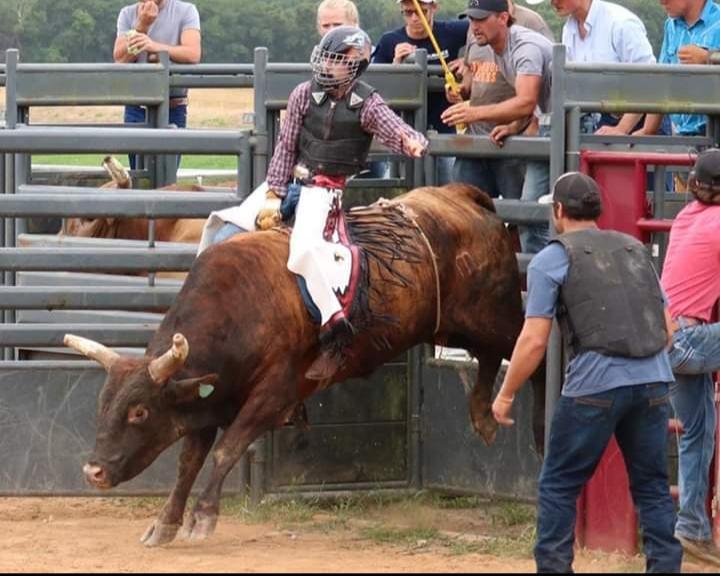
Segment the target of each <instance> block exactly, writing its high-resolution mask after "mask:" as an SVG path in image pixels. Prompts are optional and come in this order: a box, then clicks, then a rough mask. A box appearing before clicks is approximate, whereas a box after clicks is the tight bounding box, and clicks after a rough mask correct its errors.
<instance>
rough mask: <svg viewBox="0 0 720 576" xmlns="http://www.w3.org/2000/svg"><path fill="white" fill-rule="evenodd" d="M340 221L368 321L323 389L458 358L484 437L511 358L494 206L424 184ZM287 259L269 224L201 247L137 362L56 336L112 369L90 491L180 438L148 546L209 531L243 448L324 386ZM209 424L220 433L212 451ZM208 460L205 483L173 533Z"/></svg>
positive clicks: (517, 314) (121, 478) (510, 313)
mask: <svg viewBox="0 0 720 576" xmlns="http://www.w3.org/2000/svg"><path fill="white" fill-rule="evenodd" d="M348 220H349V224H350V231H351V234H352V235H353V237H354V239H355V240H356V241H357V242H358V244H360V246H362V247H363V249H364V251H365V253H366V254H367V261H366V264H367V265H366V268H365V269H366V271H367V281H368V282H367V284H366V290H365V291H364V294H365V296H366V303H367V311H368V312H369V314H368V316H367V318H366V319H369V320H368V321H367V322H366V323H365V324H364V325H363V328H362V329H361V330H360V331H359V333H358V334H357V335H356V337H355V341H354V343H353V348H352V350H351V351H350V352H349V353H348V360H347V364H346V365H345V367H344V368H343V370H342V371H341V372H340V373H339V374H337V377H336V378H335V379H334V380H333V382H335V381H341V380H346V379H348V378H351V377H356V376H365V375H368V374H369V373H371V372H372V371H373V370H374V369H375V368H377V367H379V366H380V365H382V364H383V363H385V362H387V361H389V360H392V359H393V358H396V357H397V356H398V355H399V354H401V353H402V352H403V351H405V350H407V349H409V348H410V347H412V346H415V345H417V344H420V343H423V342H425V343H439V344H443V345H448V346H455V347H462V348H465V349H467V350H468V351H469V352H470V353H471V354H473V356H475V357H476V358H477V360H478V363H479V365H478V368H479V369H478V377H477V381H476V382H475V384H474V388H473V391H472V393H471V395H470V400H469V403H470V417H471V421H472V424H473V426H474V428H475V430H476V431H477V432H478V434H479V435H480V436H481V437H482V439H483V440H484V441H485V442H486V443H490V442H492V441H493V440H494V438H495V434H496V430H497V426H496V423H495V421H494V420H493V418H492V415H491V412H490V401H491V393H492V387H493V382H494V379H495V376H496V373H497V372H498V368H499V367H500V363H501V360H502V358H509V357H510V355H511V352H512V349H513V345H514V342H515V339H516V337H517V335H518V333H519V330H520V327H521V324H522V309H521V297H520V280H519V274H518V268H517V263H516V259H515V254H514V251H513V247H512V245H511V241H510V237H509V235H508V233H507V232H506V229H505V226H504V225H503V222H502V221H501V220H500V219H499V218H498V217H497V216H496V215H495V214H494V213H493V206H492V202H491V200H490V199H489V198H488V197H487V196H486V195H485V194H484V193H482V192H480V191H479V190H477V189H476V188H473V187H471V186H467V185H461V184H451V185H448V186H445V187H443V188H419V189H417V190H414V191H412V192H409V193H407V194H405V195H402V196H400V197H398V198H396V199H395V200H392V201H390V202H387V203H382V204H378V205H374V206H372V207H369V208H366V209H360V210H358V211H356V212H355V211H351V213H350V214H349V216H348ZM433 258H434V259H435V264H433ZM287 259H288V236H287V233H286V232H285V231H282V230H279V229H275V230H271V231H267V232H257V233H250V234H241V235H238V236H235V237H233V238H231V239H230V240H228V241H226V242H224V243H221V244H218V245H215V246H212V247H210V248H209V249H208V250H206V251H205V252H203V253H202V255H200V256H199V257H198V259H197V260H196V261H195V263H194V265H193V267H192V269H191V270H190V273H189V275H188V277H187V280H186V281H185V284H184V285H183V287H182V290H181V291H180V293H179V295H178V297H177V299H176V301H175V303H174V304H173V306H172V308H171V309H170V310H169V311H168V313H167V314H166V316H165V318H164V320H163V322H162V324H161V325H160V327H159V328H158V331H157V333H156V334H155V336H154V337H153V339H152V341H151V343H150V344H149V346H148V348H147V351H146V354H145V357H143V358H132V357H124V356H119V355H118V354H117V353H115V352H113V351H111V350H109V349H107V348H105V347H104V346H102V345H101V344H98V343H95V342H91V341H88V340H85V339H82V338H78V337H75V336H71V335H67V336H66V343H67V344H68V345H70V346H72V347H74V348H76V349H77V350H79V351H81V352H82V353H84V354H86V355H88V356H90V357H91V358H94V359H95V360H97V361H99V362H100V363H102V364H103V366H104V367H105V368H106V370H107V372H108V376H107V380H106V382H105V384H104V386H103V389H102V391H101V393H100V396H99V400H98V411H97V437H96V444H95V449H94V452H93V454H92V457H91V458H90V460H89V462H88V463H87V464H86V465H85V467H84V473H85V475H86V478H87V480H88V481H89V482H90V483H91V484H92V485H94V486H96V487H98V488H111V487H113V486H116V485H117V484H119V483H121V482H125V481H127V480H130V479H131V478H133V477H134V476H136V475H138V474H139V473H140V472H142V471H143V470H144V469H145V468H147V467H148V466H149V465H150V464H151V463H152V462H153V461H154V460H155V458H156V457H157V456H158V455H159V454H160V453H161V452H162V451H163V450H165V449H166V448H167V447H168V446H170V445H171V444H173V443H174V442H176V441H177V440H179V439H180V438H183V447H182V452H181V455H180V458H179V468H178V478H177V483H176V485H175V488H174V489H173V491H172V493H171V495H170V497H169V499H168V501H167V503H166V504H165V506H164V507H163V509H162V511H161V512H160V514H159V516H158V518H157V519H156V520H155V521H154V522H153V524H152V525H151V526H150V527H149V528H148V530H147V531H146V533H145V534H144V536H143V538H142V541H143V542H144V543H145V544H146V545H148V546H152V545H159V544H163V543H166V542H169V541H171V540H173V539H174V538H175V536H176V534H177V532H178V530H179V528H180V527H181V525H182V532H181V533H182V534H183V535H184V536H185V537H188V538H192V539H202V538H206V537H207V536H209V535H210V534H211V533H212V531H213V529H214V527H215V525H216V522H217V518H218V513H219V499H220V494H221V489H222V485H223V481H224V479H225V477H226V476H227V474H228V473H229V472H230V470H231V469H232V467H233V466H234V465H235V463H236V462H237V461H238V460H239V459H240V457H241V456H242V454H243V453H244V452H245V450H246V449H247V447H248V446H249V445H250V443H251V442H252V441H253V440H255V439H256V438H258V437H259V436H260V435H262V434H264V433H265V432H267V431H269V430H271V429H273V428H275V427H278V426H280V425H282V424H284V423H285V422H286V421H287V419H288V418H289V417H290V416H291V415H292V413H293V412H294V410H295V408H296V407H297V406H298V405H299V404H300V403H301V402H303V400H305V399H306V398H307V397H308V396H310V395H311V394H312V393H313V392H315V391H316V390H318V389H319V387H325V386H327V385H329V384H331V383H332V382H318V381H314V380H307V379H305V377H304V374H305V372H306V370H307V369H308V367H309V366H310V364H311V363H312V361H313V360H314V359H315V357H316V356H317V354H318V327H317V325H316V324H313V322H312V321H311V319H310V316H309V314H308V311H307V310H306V307H305V305H304V303H303V301H302V299H301V297H300V294H299V291H298V288H297V284H296V279H295V277H294V276H293V275H292V274H291V273H290V272H289V271H288V270H287V268H286V263H287ZM218 428H220V429H222V430H224V431H223V433H222V435H221V436H220V437H219V439H218V440H217V442H215V438H216V433H217V430H218ZM213 444H214V446H213ZM211 449H212V455H213V462H214V467H213V469H212V473H211V476H210V478H209V481H208V483H207V485H206V487H205V489H204V491H203V492H202V494H201V495H200V497H199V499H198V501H197V504H196V505H195V507H194V509H193V511H192V513H191V514H189V515H188V517H187V518H185V521H184V523H183V517H184V510H185V506H186V501H187V498H188V495H189V493H190V490H191V488H192V485H193V483H194V481H195V479H196V476H197V474H198V472H199V470H200V468H201V467H202V465H203V462H204V461H205V459H206V456H207V454H208V453H209V452H210V451H211Z"/></svg>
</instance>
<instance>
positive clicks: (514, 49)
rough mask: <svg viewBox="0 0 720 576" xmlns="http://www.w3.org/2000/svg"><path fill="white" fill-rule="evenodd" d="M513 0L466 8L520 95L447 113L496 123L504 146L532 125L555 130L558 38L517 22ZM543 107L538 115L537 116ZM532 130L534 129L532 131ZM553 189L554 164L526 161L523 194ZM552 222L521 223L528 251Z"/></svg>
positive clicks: (541, 242)
mask: <svg viewBox="0 0 720 576" xmlns="http://www.w3.org/2000/svg"><path fill="white" fill-rule="evenodd" d="M508 10H509V6H508V3H507V0H468V3H467V9H466V10H465V11H464V12H463V16H466V17H467V18H468V19H469V20H470V31H471V32H472V34H473V36H474V37H475V41H476V43H477V44H478V46H489V47H490V49H491V52H492V58H493V62H494V64H495V65H496V66H497V70H498V73H499V74H501V75H502V76H503V77H504V78H505V80H507V82H508V83H509V84H510V85H511V86H512V87H513V89H514V90H515V94H514V96H512V97H511V98H508V99H507V100H503V101H502V102H498V103H488V104H482V105H475V103H473V102H458V103H456V104H453V105H452V106H450V107H449V108H448V109H447V110H445V111H444V112H443V113H442V116H441V118H442V121H443V122H445V123H446V124H448V125H449V126H455V125H457V124H466V125H469V124H473V123H477V122H485V123H491V124H493V125H494V128H492V130H491V131H490V139H491V140H492V141H493V142H494V143H495V144H496V145H497V146H502V145H503V142H504V140H505V138H507V137H508V136H510V135H513V134H518V133H520V132H525V131H526V130H527V129H528V127H530V128H531V130H532V132H536V128H535V122H537V125H538V128H537V133H538V134H539V135H540V136H549V135H550V132H549V131H550V112H551V110H550V107H551V106H550V105H551V99H550V88H551V84H552V81H551V80H552V79H551V71H552V42H550V40H548V39H547V38H546V37H545V36H543V35H542V34H540V33H538V32H534V31H532V30H529V29H527V28H523V27H522V26H517V25H514V24H513V22H514V20H513V18H512V17H511V15H510V12H509V11H508ZM536 112H537V116H535V114H536ZM528 135H532V134H530V133H528ZM549 191H550V166H549V164H548V162H547V161H546V160H543V161H534V160H532V161H528V162H527V163H526V170H525V181H524V183H523V186H522V192H521V199H522V200H525V201H529V202H535V201H537V200H538V199H539V198H540V197H541V196H544V195H546V194H547V193H548V192H549ZM548 238H549V234H548V226H547V224H532V225H522V226H520V245H521V246H522V251H523V252H528V253H531V254H535V253H537V252H540V250H542V249H543V248H544V247H545V246H546V245H547V242H548Z"/></svg>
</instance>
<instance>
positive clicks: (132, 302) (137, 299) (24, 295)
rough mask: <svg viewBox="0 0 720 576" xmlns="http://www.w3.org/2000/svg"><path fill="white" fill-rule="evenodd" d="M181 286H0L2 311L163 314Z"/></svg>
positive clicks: (0, 307) (0, 306)
mask: <svg viewBox="0 0 720 576" xmlns="http://www.w3.org/2000/svg"><path fill="white" fill-rule="evenodd" d="M179 291H180V288H179V287H174V286H162V287H154V288H140V287H136V286H96V287H85V286H82V287H79V286H63V287H59V288H58V287H49V286H0V309H11V310H64V309H68V310H141V311H164V310H167V309H168V308H169V307H170V306H172V303H173V302H174V301H175V297H176V296H177V294H178V292H179Z"/></svg>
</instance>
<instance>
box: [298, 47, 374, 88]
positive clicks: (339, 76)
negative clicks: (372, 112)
mask: <svg viewBox="0 0 720 576" xmlns="http://www.w3.org/2000/svg"><path fill="white" fill-rule="evenodd" d="M363 62H364V58H357V57H349V56H347V55H346V54H343V53H342V52H331V51H330V50H324V49H323V48H322V47H321V46H315V49H314V50H313V53H312V56H311V57H310V64H311V66H312V73H313V79H314V80H315V82H316V83H317V84H318V85H319V86H320V87H321V88H323V89H325V90H331V89H337V88H344V87H345V86H347V85H348V84H350V83H352V81H353V80H355V78H357V77H358V76H359V75H360V72H361V70H360V65H361V64H362V63H363Z"/></svg>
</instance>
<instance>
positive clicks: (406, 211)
mask: <svg viewBox="0 0 720 576" xmlns="http://www.w3.org/2000/svg"><path fill="white" fill-rule="evenodd" d="M399 209H400V211H401V212H402V213H403V214H404V215H405V216H406V217H407V219H408V220H410V222H412V223H413V226H415V228H417V231H418V232H419V233H420V238H422V239H423V242H425V247H426V248H427V249H428V252H429V253H430V261H431V262H432V266H433V272H434V273H435V294H436V296H437V297H436V298H435V303H436V307H435V330H433V336H435V335H436V334H437V333H438V331H439V330H440V316H441V314H442V304H441V302H442V301H441V300H440V272H438V265H437V256H435V251H434V250H433V249H432V245H431V244H430V240H428V237H427V235H426V234H425V231H424V230H423V229H422V227H421V226H420V224H418V221H417V218H415V214H414V213H413V211H412V210H410V209H409V208H408V207H407V206H405V204H400V205H399Z"/></svg>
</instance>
